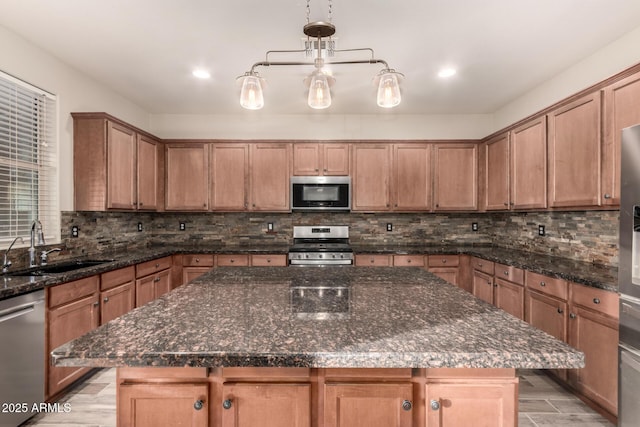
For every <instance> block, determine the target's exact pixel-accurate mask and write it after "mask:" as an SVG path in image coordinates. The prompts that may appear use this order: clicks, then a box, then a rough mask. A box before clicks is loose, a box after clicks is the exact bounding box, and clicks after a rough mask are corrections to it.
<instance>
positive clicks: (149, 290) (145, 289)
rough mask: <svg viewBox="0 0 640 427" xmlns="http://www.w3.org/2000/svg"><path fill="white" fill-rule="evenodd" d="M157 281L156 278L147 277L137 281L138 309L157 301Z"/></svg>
mask: <svg viewBox="0 0 640 427" xmlns="http://www.w3.org/2000/svg"><path fill="white" fill-rule="evenodd" d="M155 281H156V276H146V277H142V278H140V279H136V307H141V306H143V305H145V304H146V303H148V302H150V301H153V300H154V299H156V297H155Z"/></svg>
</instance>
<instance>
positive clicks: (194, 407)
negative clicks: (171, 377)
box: [118, 383, 209, 427]
mask: <svg viewBox="0 0 640 427" xmlns="http://www.w3.org/2000/svg"><path fill="white" fill-rule="evenodd" d="M208 425H209V385H208V384H207V383H201V384H194V383H166V384H121V385H120V388H119V397H118V427H157V426H184V427H207V426H208Z"/></svg>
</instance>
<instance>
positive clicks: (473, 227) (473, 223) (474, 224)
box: [471, 222, 478, 231]
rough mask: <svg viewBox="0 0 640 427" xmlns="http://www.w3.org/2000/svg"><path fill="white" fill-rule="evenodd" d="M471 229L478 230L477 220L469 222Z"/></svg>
mask: <svg viewBox="0 0 640 427" xmlns="http://www.w3.org/2000/svg"><path fill="white" fill-rule="evenodd" d="M471 231H478V223H477V222H472V223H471Z"/></svg>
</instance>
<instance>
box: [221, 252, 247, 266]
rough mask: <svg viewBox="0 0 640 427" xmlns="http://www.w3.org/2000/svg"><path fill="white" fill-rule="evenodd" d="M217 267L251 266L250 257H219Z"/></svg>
mask: <svg viewBox="0 0 640 427" xmlns="http://www.w3.org/2000/svg"><path fill="white" fill-rule="evenodd" d="M217 258H218V261H217V265H218V266H220V267H228V266H236V267H237V266H241V267H246V266H247V265H249V255H218V257H217Z"/></svg>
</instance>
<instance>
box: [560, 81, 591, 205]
mask: <svg viewBox="0 0 640 427" xmlns="http://www.w3.org/2000/svg"><path fill="white" fill-rule="evenodd" d="M548 119H549V206H550V207H566V206H597V205H599V204H600V176H601V173H600V150H601V143H600V93H599V92H596V93H594V94H591V95H587V96H585V97H583V98H580V99H579V100H577V101H574V102H572V103H570V104H569V105H566V106H564V107H561V108H559V109H558V110H556V111H554V112H552V113H550V114H549V115H548Z"/></svg>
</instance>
